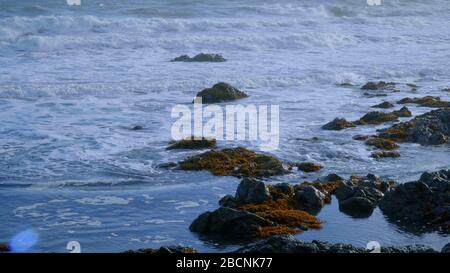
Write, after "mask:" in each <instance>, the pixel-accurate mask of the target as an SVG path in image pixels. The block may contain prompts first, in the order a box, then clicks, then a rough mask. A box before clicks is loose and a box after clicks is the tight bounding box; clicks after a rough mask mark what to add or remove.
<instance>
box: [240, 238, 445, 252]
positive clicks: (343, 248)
mask: <svg viewBox="0 0 450 273" xmlns="http://www.w3.org/2000/svg"><path fill="white" fill-rule="evenodd" d="M236 252H238V253H368V252H370V250H368V249H365V248H361V247H355V246H353V245H350V244H331V243H327V242H321V241H316V240H314V241H312V242H310V243H306V242H303V241H300V240H298V239H296V238H295V237H294V236H292V235H276V236H272V237H270V238H267V239H264V240H260V241H258V242H255V243H252V244H249V245H247V246H244V247H242V248H240V249H238V250H237V251H236ZM380 252H381V253H436V252H437V251H435V250H434V249H432V248H430V247H427V246H423V245H411V246H403V247H382V248H381V249H380Z"/></svg>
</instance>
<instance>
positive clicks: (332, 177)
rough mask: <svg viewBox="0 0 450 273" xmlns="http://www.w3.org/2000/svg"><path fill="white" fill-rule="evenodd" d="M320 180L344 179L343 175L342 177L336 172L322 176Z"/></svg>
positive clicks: (336, 180) (333, 180) (323, 181)
mask: <svg viewBox="0 0 450 273" xmlns="http://www.w3.org/2000/svg"><path fill="white" fill-rule="evenodd" d="M318 180H319V182H322V183H325V182H338V181H342V180H343V179H342V177H340V176H339V175H337V174H335V173H330V174H328V175H326V176H324V177H320V178H319V179H318Z"/></svg>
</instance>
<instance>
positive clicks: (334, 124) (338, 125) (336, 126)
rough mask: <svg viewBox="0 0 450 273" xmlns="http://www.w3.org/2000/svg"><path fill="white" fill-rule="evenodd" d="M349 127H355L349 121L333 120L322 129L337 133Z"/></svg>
mask: <svg viewBox="0 0 450 273" xmlns="http://www.w3.org/2000/svg"><path fill="white" fill-rule="evenodd" d="M351 127H356V125H355V124H354V123H353V122H351V121H347V120H346V119H343V118H335V119H334V120H333V121H330V122H328V123H327V124H325V125H323V126H322V129H324V130H334V131H339V130H343V129H346V128H351Z"/></svg>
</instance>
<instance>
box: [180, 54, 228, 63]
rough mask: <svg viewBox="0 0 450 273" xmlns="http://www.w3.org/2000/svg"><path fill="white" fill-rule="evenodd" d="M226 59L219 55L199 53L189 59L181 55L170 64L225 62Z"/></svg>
mask: <svg viewBox="0 0 450 273" xmlns="http://www.w3.org/2000/svg"><path fill="white" fill-rule="evenodd" d="M225 61H226V59H225V58H224V57H223V56H222V55H220V54H207V53H200V54H197V55H195V56H194V57H192V58H191V57H189V56H188V55H181V56H179V57H176V58H174V59H173V60H171V62H225Z"/></svg>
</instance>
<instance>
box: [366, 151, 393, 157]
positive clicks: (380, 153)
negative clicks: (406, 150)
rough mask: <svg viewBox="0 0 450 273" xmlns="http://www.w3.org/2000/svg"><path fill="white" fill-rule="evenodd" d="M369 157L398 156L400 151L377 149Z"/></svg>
mask: <svg viewBox="0 0 450 273" xmlns="http://www.w3.org/2000/svg"><path fill="white" fill-rule="evenodd" d="M370 157H373V158H386V157H391V158H396V157H400V153H399V152H396V151H378V152H373V153H372V154H371V155H370Z"/></svg>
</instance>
